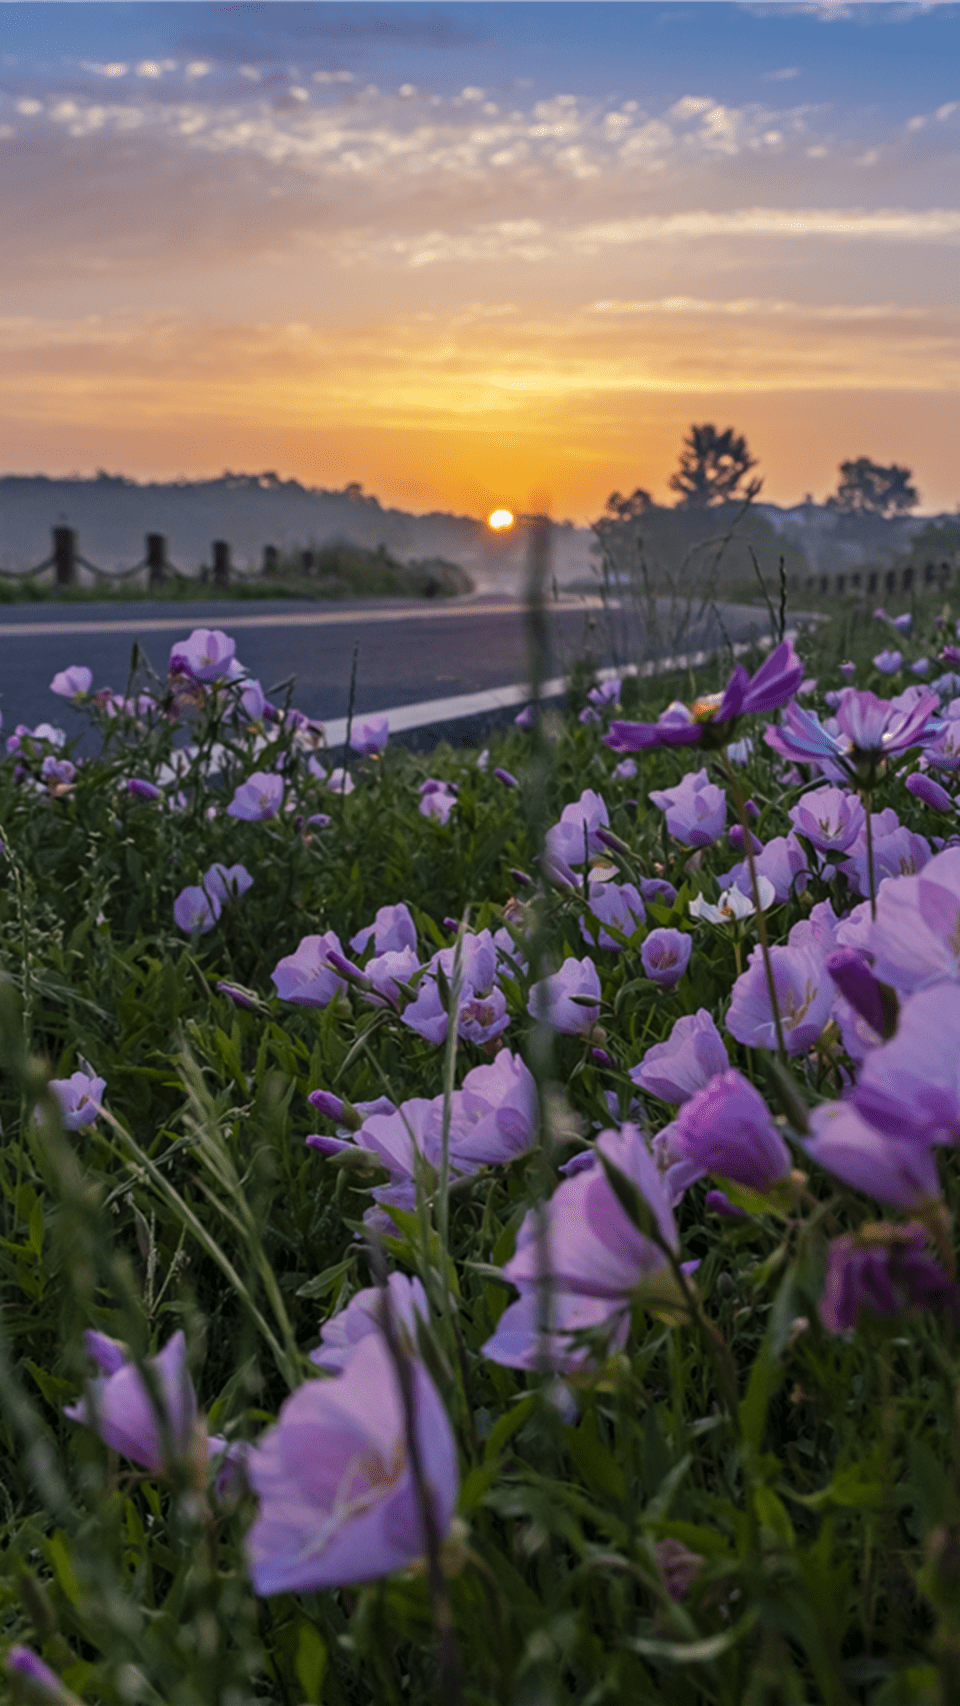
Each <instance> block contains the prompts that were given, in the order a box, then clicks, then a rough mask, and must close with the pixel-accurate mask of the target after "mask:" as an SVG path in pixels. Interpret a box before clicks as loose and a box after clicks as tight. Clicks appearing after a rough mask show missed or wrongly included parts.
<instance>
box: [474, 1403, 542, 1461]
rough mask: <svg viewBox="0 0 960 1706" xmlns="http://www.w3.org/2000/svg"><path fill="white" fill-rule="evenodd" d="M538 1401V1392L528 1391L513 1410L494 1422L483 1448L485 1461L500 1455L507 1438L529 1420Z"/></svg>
mask: <svg viewBox="0 0 960 1706" xmlns="http://www.w3.org/2000/svg"><path fill="white" fill-rule="evenodd" d="M536 1401H537V1394H536V1393H535V1392H528V1393H527V1396H526V1397H525V1398H521V1399H520V1401H519V1403H517V1404H514V1406H513V1409H512V1410H508V1411H507V1412H506V1415H503V1416H501V1417H500V1420H499V1422H496V1423H494V1426H493V1427H492V1428H491V1430H490V1436H489V1438H488V1440H487V1443H486V1445H485V1446H484V1449H483V1457H484V1462H485V1463H492V1462H493V1460H494V1459H495V1458H497V1457H499V1455H500V1453H501V1451H502V1450H503V1448H504V1446H505V1445H506V1443H507V1440H508V1439H510V1438H511V1437H512V1435H513V1434H515V1433H516V1432H517V1430H518V1429H519V1428H522V1427H523V1424H524V1422H525V1421H526V1420H527V1417H528V1416H529V1414H530V1412H531V1410H532V1409H533V1407H534V1405H535V1403H536Z"/></svg>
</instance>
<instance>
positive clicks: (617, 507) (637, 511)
mask: <svg viewBox="0 0 960 1706" xmlns="http://www.w3.org/2000/svg"><path fill="white" fill-rule="evenodd" d="M606 508H607V514H606V515H602V516H601V517H600V520H599V521H595V522H594V523H593V531H594V533H595V534H596V535H597V538H598V539H600V540H601V541H602V540H604V539H609V538H611V537H612V536H613V535H617V534H622V533H623V532H624V530H625V529H627V530H629V529H630V527H631V525H632V523H634V522H636V521H639V519H640V517H641V516H642V515H646V513H647V510H648V509H652V508H653V499H652V497H651V496H650V493H649V492H645V491H644V489H643V487H642V486H638V487H637V489H636V491H634V492H631V494H630V496H629V497H628V498H625V497H622V496H621V494H620V493H619V492H611V494H610V496H609V497H608V499H607V504H606Z"/></svg>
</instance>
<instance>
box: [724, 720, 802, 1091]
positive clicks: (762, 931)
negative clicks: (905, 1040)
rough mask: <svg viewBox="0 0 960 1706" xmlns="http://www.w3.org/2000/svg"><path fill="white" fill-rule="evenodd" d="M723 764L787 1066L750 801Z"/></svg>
mask: <svg viewBox="0 0 960 1706" xmlns="http://www.w3.org/2000/svg"><path fill="white" fill-rule="evenodd" d="M720 762H721V764H722V765H723V768H724V771H725V773H726V777H727V781H728V782H729V784H730V787H731V789H732V791H733V799H734V804H735V805H736V808H737V816H738V817H739V819H740V824H741V828H742V829H743V850H744V853H745V854H746V859H747V870H748V871H749V872H750V893H751V896H752V898H753V905H754V910H755V912H756V918H757V936H758V937H759V940H760V952H761V954H762V955H763V969H764V972H765V974H766V979H767V994H768V996H769V997H770V1011H771V1013H772V1014H773V1028H774V1030H775V1032H776V1034H777V1053H778V1055H779V1056H780V1061H781V1064H782V1065H783V1066H786V1064H787V1050H786V1046H785V1044H784V1041H783V1022H782V1020H781V1018H780V1006H779V1003H778V1001H777V986H776V984H775V982H774V979H773V962H772V960H771V958H770V943H769V940H768V938H767V921H766V919H765V918H764V916H763V907H762V906H761V905H760V885H759V883H758V882H757V867H756V864H755V863H754V858H753V832H752V830H751V828H750V820H749V817H748V816H747V802H746V800H745V799H744V795H743V789H742V788H741V786H740V781H739V778H738V776H737V774H736V772H735V771H734V768H733V765H732V764H731V763H730V760H729V758H728V757H727V754H726V752H725V751H721V754H720Z"/></svg>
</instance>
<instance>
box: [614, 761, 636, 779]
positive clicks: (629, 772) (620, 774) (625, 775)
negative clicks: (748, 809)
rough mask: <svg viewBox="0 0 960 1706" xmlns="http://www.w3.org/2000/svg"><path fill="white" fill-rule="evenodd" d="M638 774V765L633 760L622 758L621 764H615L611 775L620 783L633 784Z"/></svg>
mask: <svg viewBox="0 0 960 1706" xmlns="http://www.w3.org/2000/svg"><path fill="white" fill-rule="evenodd" d="M636 774H637V765H636V760H635V759H633V758H621V760H620V763H619V764H615V765H614V767H613V770H612V771H611V775H612V776H615V777H616V779H617V781H618V782H631V781H632V780H633V778H634V776H635V775H636Z"/></svg>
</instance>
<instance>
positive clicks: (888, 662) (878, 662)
mask: <svg viewBox="0 0 960 1706" xmlns="http://www.w3.org/2000/svg"><path fill="white" fill-rule="evenodd" d="M902 662H903V653H902V652H891V651H883V652H878V653H877V655H876V657H875V658H874V660H873V667H874V669H878V670H879V671H880V674H881V675H896V673H897V670H898V669H899V668H900V665H901V664H902Z"/></svg>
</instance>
